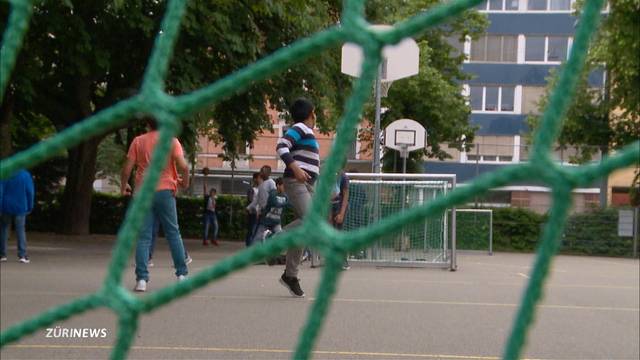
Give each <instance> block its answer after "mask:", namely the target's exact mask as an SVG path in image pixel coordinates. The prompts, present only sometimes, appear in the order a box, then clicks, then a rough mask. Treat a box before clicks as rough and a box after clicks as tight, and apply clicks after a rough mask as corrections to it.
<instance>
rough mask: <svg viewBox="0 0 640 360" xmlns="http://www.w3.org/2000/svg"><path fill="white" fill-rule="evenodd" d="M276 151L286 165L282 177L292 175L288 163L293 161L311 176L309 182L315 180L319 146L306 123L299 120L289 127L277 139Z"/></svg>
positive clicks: (317, 168)
mask: <svg viewBox="0 0 640 360" xmlns="http://www.w3.org/2000/svg"><path fill="white" fill-rule="evenodd" d="M276 151H277V152H278V156H280V158H281V159H282V161H284V163H285V164H286V165H287V168H286V169H285V171H284V177H290V178H292V177H294V176H293V171H292V170H291V168H290V167H289V164H291V163H292V162H294V161H295V162H296V163H297V164H298V166H299V167H300V168H301V169H302V170H304V171H305V172H306V173H307V174H309V176H311V183H314V182H315V180H316V178H317V177H318V174H319V173H320V146H319V145H318V140H316V137H315V135H313V130H312V129H310V128H309V127H308V126H307V125H305V124H304V123H303V122H299V123H295V124H294V125H293V126H292V127H290V128H289V130H287V132H286V133H285V134H284V136H283V137H282V138H280V139H278V145H277V146H276Z"/></svg>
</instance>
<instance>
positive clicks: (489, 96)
mask: <svg viewBox="0 0 640 360" xmlns="http://www.w3.org/2000/svg"><path fill="white" fill-rule="evenodd" d="M499 92H500V88H499V87H497V86H487V87H486V88H485V94H484V110H485V111H498V96H499V94H498V93H499Z"/></svg>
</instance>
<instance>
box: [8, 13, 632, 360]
mask: <svg viewBox="0 0 640 360" xmlns="http://www.w3.org/2000/svg"><path fill="white" fill-rule="evenodd" d="M9 2H10V4H11V13H10V15H9V19H8V21H7V27H6V30H5V33H4V36H3V39H2V49H1V53H0V74H2V77H1V78H0V97H2V96H4V92H5V89H6V86H7V83H8V79H9V76H7V74H11V72H12V69H13V66H14V64H15V61H16V57H17V54H18V52H19V50H20V46H21V44H22V39H23V37H24V35H25V33H26V31H27V28H28V24H29V21H30V16H31V9H32V3H31V2H30V1H28V0H10V1H9ZM480 2H481V0H460V1H451V2H446V3H445V4H443V5H441V6H438V7H436V8H434V9H431V10H429V11H427V12H424V13H421V14H418V15H415V16H413V17H411V18H409V19H407V20H405V21H402V22H399V23H397V24H395V26H394V27H393V29H390V30H388V31H384V32H375V31H372V30H370V29H369V28H368V26H367V25H368V24H367V22H366V21H365V19H364V16H363V14H364V4H363V1H357V0H353V1H345V4H344V7H343V14H342V19H341V25H340V26H335V27H331V28H329V29H327V30H324V31H321V32H319V33H317V34H315V35H313V36H311V37H309V38H306V39H302V40H300V41H298V42H296V43H294V44H292V45H291V46H288V47H286V48H283V49H281V50H279V51H277V52H275V53H274V54H272V55H271V56H269V57H267V58H265V59H263V60H260V61H258V62H256V63H254V64H251V65H249V66H247V67H246V68H243V69H241V70H239V71H237V72H235V73H233V74H231V75H229V76H227V77H225V78H223V79H220V80H219V81H216V82H215V83H213V84H211V85H209V86H207V87H204V88H202V89H199V90H197V91H194V92H192V93H189V94H186V95H180V96H170V95H169V94H167V93H166V92H164V91H163V90H164V86H163V79H165V77H166V75H167V69H168V64H169V61H170V59H171V57H172V51H173V46H174V43H175V41H176V39H177V35H178V32H179V28H180V21H181V18H182V15H183V14H184V12H185V7H186V1H182V0H171V1H169V2H168V6H167V10H166V13H165V15H164V19H163V21H162V24H161V32H160V33H159V34H160V35H159V36H157V38H156V41H155V45H154V49H153V52H152V55H151V59H150V60H149V64H148V67H147V70H146V73H145V76H144V81H143V84H142V87H141V89H140V91H139V93H138V94H137V95H135V96H133V97H131V98H129V99H127V100H125V101H122V102H119V103H118V104H116V105H114V106H112V107H111V108H109V109H106V110H104V111H101V112H99V113H97V114H95V115H93V116H91V117H89V118H87V119H86V120H85V121H83V122H81V123H78V124H77V125H75V126H73V127H70V128H68V129H66V130H64V131H62V132H60V133H59V134H57V135H56V136H55V137H53V138H51V139H48V140H47V141H44V142H41V143H38V144H37V145H35V146H33V147H31V148H30V149H28V150H26V151H23V152H21V153H18V154H16V155H14V156H12V157H10V158H8V159H3V160H2V162H1V163H0V169H1V173H0V176H1V177H2V178H7V177H9V176H11V174H12V173H14V172H15V171H16V170H18V169H20V168H28V167H32V166H34V165H36V164H38V163H40V162H42V161H44V160H46V159H48V158H49V157H51V156H52V154H57V153H59V151H60V150H63V149H68V148H70V147H73V146H75V145H77V144H78V143H80V142H82V141H83V139H86V138H89V137H92V136H95V135H99V134H104V133H105V132H108V131H109V130H110V129H113V128H115V127H118V126H121V125H122V124H124V123H126V122H127V121H129V119H131V118H132V117H133V116H134V115H135V114H137V113H140V112H143V113H148V114H152V115H154V116H155V117H156V118H157V120H158V122H159V125H160V126H159V131H160V140H159V142H158V147H157V148H156V149H155V152H154V154H153V160H152V164H151V166H150V169H149V171H148V176H147V178H146V180H145V182H144V184H143V185H142V187H141V189H140V191H139V193H138V194H137V195H136V196H135V197H134V199H133V202H132V204H131V206H130V208H129V210H128V212H127V217H126V220H125V222H124V224H123V225H122V227H121V229H120V231H119V233H118V241H117V243H116V245H115V248H114V251H113V256H112V259H111V263H110V265H109V269H108V273H107V275H106V278H105V279H104V284H103V286H102V287H101V289H100V290H98V291H97V292H96V293H93V294H89V295H86V296H84V297H81V298H78V299H76V300H74V301H72V302H70V303H68V304H64V305H61V306H58V307H55V308H52V309H50V310H48V311H45V312H43V313H41V314H39V315H37V316H35V317H33V318H31V319H27V320H24V321H23V322H21V323H19V324H16V325H14V326H11V327H9V328H8V329H6V330H4V331H2V333H1V334H0V346H5V345H7V344H9V343H12V342H15V341H17V340H19V339H20V338H22V337H23V336H25V335H28V334H31V333H33V332H35V331H36V330H38V329H41V328H44V327H46V326H49V325H51V324H53V323H55V322H57V321H61V320H64V319H67V318H69V317H71V316H74V315H78V314H81V313H83V312H85V311H88V310H92V309H95V308H99V307H107V308H110V309H112V310H113V311H114V313H115V314H116V316H117V317H118V336H117V339H116V342H115V344H114V346H113V351H112V353H111V357H112V358H114V359H121V358H124V357H126V355H127V353H128V351H129V349H130V347H131V341H132V340H133V339H135V332H136V330H137V326H138V320H139V318H140V316H141V315H142V314H145V313H148V312H151V311H153V310H155V309H157V308H158V307H160V306H163V305H165V304H167V303H169V302H171V301H173V300H175V299H177V298H180V297H183V296H186V295H187V294H189V293H191V292H192V291H194V290H196V289H198V288H200V287H203V286H205V285H206V284H208V283H209V282H211V281H214V280H217V279H220V278H222V277H224V276H226V275H227V274H229V273H231V272H233V271H235V270H238V269H241V268H244V267H247V266H250V265H252V264H253V263H255V262H256V261H259V260H262V259H265V258H266V257H268V256H271V255H274V254H277V253H280V252H281V251H283V250H285V249H287V248H290V247H301V246H308V245H312V244H313V246H314V247H315V248H318V249H319V250H320V251H321V253H322V254H323V256H324V257H325V259H326V266H325V268H324V269H323V274H322V280H321V282H320V285H319V288H318V289H317V290H318V291H317V294H318V295H317V298H316V300H315V302H314V304H313V307H312V309H311V311H310V312H309V315H308V318H307V321H306V324H305V326H304V329H303V331H302V333H301V334H300V337H299V341H298V344H297V348H296V350H295V352H294V355H293V357H294V358H295V359H307V358H309V356H310V355H311V353H312V350H313V345H314V343H315V341H316V339H317V337H318V334H319V333H320V329H321V327H322V324H323V320H324V319H325V316H326V314H327V311H328V308H329V304H330V302H331V298H332V295H333V294H334V292H335V290H336V280H337V277H338V275H339V269H340V267H341V265H342V259H343V257H344V254H345V253H348V252H354V251H356V250H357V249H361V248H363V247H365V246H366V245H368V244H371V243H372V242H374V241H376V239H379V238H380V237H382V236H383V235H384V234H388V233H391V232H392V231H393V230H394V229H395V228H397V227H399V226H402V225H405V224H411V223H416V222H419V221H421V220H422V219H424V218H425V217H428V216H434V215H436V214H439V213H442V212H444V211H445V210H446V209H447V208H450V207H452V206H454V205H456V204H462V203H465V202H468V201H471V199H473V198H474V197H475V196H477V195H479V194H482V193H484V192H487V191H488V190H489V189H491V188H495V187H499V186H505V185H507V184H509V183H514V182H516V181H520V180H523V179H537V180H540V181H542V182H544V183H545V184H546V185H547V186H549V187H550V188H551V189H552V192H553V206H552V209H551V213H550V217H549V219H550V220H549V222H548V223H547V224H546V226H545V229H544V232H543V234H542V239H541V242H540V246H539V249H538V254H537V257H536V259H535V266H534V269H533V271H532V274H531V279H530V281H529V283H528V284H527V286H526V289H525V293H524V295H523V300H522V303H521V305H520V307H519V309H518V313H517V316H516V318H515V320H514V324H513V329H512V331H511V334H510V336H509V339H508V342H507V345H506V347H505V350H504V357H505V358H507V359H515V358H518V357H519V355H520V354H521V352H522V350H523V346H524V344H525V340H526V337H527V331H528V329H529V328H530V325H531V323H532V321H533V319H534V315H535V309H536V303H537V302H538V301H539V300H540V299H541V297H542V294H543V284H544V281H545V278H546V276H547V274H548V271H549V267H550V264H551V260H552V259H553V256H554V254H555V253H556V251H557V249H558V245H559V242H558V235H559V234H560V233H561V232H562V229H563V227H564V223H565V220H566V217H567V212H568V208H569V204H570V203H571V201H570V196H571V190H572V189H574V188H576V187H580V186H586V185H588V184H590V183H591V182H592V181H594V180H595V179H597V178H599V177H602V176H605V175H607V174H609V173H611V172H612V171H614V170H615V169H619V168H622V167H625V166H628V165H631V164H633V163H634V162H636V161H637V159H638V156H639V155H640V150H639V148H640V147H639V145H640V144H639V143H638V142H636V143H634V144H632V145H631V146H629V147H627V148H625V149H622V150H620V151H619V152H618V153H617V154H616V155H614V156H611V157H608V158H607V159H606V160H604V161H603V162H601V163H599V164H597V165H589V166H581V167H577V168H571V169H565V168H562V167H560V166H559V165H557V164H555V163H554V162H553V161H552V159H551V157H550V155H549V153H550V149H551V145H552V144H553V143H554V141H555V140H556V138H557V136H558V133H559V131H560V129H561V126H562V123H561V121H560V119H561V118H562V116H561V115H562V114H563V113H564V111H565V109H566V107H567V105H568V104H569V100H570V99H571V97H572V94H573V91H574V90H573V89H574V85H575V83H576V80H577V79H576V75H577V74H579V73H580V70H581V69H582V67H583V64H584V60H585V56H586V53H587V48H588V44H589V39H590V37H591V35H592V34H593V32H594V30H595V29H596V27H597V23H598V21H599V17H600V14H599V10H600V8H601V6H602V3H603V0H593V1H591V0H589V1H587V2H586V4H585V7H584V9H583V12H582V15H581V18H580V21H579V24H578V29H577V32H576V36H575V40H574V42H573V46H572V49H571V56H570V57H569V61H568V62H567V64H566V65H565V66H564V69H563V71H562V74H561V76H560V79H559V81H558V84H557V86H556V88H555V90H554V91H553V95H552V96H551V99H550V102H549V106H548V107H547V109H546V111H545V112H544V115H543V118H542V122H541V126H540V127H539V129H538V131H537V133H536V134H535V139H534V150H533V154H532V156H531V160H530V162H529V163H526V164H519V165H514V166H511V167H508V168H506V169H504V170H501V171H496V172H494V173H491V174H488V175H486V176H482V177H480V178H478V179H477V180H476V181H474V182H473V183H471V184H470V185H469V186H466V187H464V188H457V189H455V190H454V191H452V192H450V193H448V194H447V195H446V196H441V197H438V198H437V199H435V200H434V201H432V202H429V203H427V204H425V205H424V206H420V207H415V208H412V209H409V210H407V211H405V212H402V213H400V214H396V215H393V216H389V217H387V218H385V219H384V220H383V221H380V222H378V223H376V224H373V225H370V226H368V227H365V228H360V229H357V230H353V231H349V232H338V231H336V230H334V229H332V228H331V227H330V226H329V225H328V224H327V223H326V221H325V219H326V214H327V211H328V206H329V204H328V203H327V202H326V201H314V202H313V205H312V209H311V211H310V214H309V215H308V216H307V218H306V219H305V222H304V224H303V225H302V226H300V227H298V228H297V229H296V230H294V231H291V232H287V233H283V234H282V235H280V236H278V238H277V239H276V241H271V242H267V243H266V244H264V245H261V246H256V247H252V248H249V249H246V250H244V251H241V252H239V253H237V254H236V255H234V256H231V257H228V258H225V259H223V260H222V261H220V262H218V263H216V264H215V265H212V266H210V267H208V268H206V269H204V270H203V271H201V272H200V273H197V274H195V275H194V276H192V277H191V278H190V279H189V280H188V281H184V282H179V283H175V284H172V285H170V286H167V287H165V288H162V289H160V290H158V291H156V292H153V293H151V294H149V295H147V296H144V297H136V296H134V295H133V294H132V293H131V292H130V291H129V290H127V289H125V288H124V287H123V286H122V285H121V280H122V274H123V271H124V269H126V268H127V267H126V264H127V261H128V257H129V254H131V252H132V249H133V246H134V243H135V240H136V237H137V233H138V229H139V228H140V226H141V223H142V221H143V217H144V214H146V213H147V212H148V211H149V209H150V203H151V201H150V200H151V197H152V194H153V192H154V187H155V186H154V184H155V183H156V182H157V180H158V175H159V172H160V170H161V168H162V167H163V165H164V164H166V158H167V154H168V152H169V147H170V144H171V141H170V140H171V138H172V137H174V136H175V135H176V134H177V132H178V130H179V128H180V119H182V118H185V117H187V116H189V115H190V114H192V113H194V112H196V111H198V110H201V109H202V108H204V107H206V106H210V105H211V104H213V103H216V102H219V101H220V100H222V99H223V98H224V97H225V96H227V95H230V94H233V93H236V92H238V91H242V90H244V89H247V88H248V87H249V86H250V85H251V84H252V83H253V82H255V81H259V80H263V79H266V78H268V76H269V75H271V74H273V73H276V72H279V71H283V70H286V69H287V68H288V67H290V66H291V65H293V64H296V63H300V62H301V61H303V60H305V59H306V58H308V57H310V56H313V55H314V54H317V53H320V52H322V51H324V50H326V49H328V48H332V47H337V46H339V45H341V44H343V43H345V42H353V43H358V44H360V45H361V46H362V48H363V49H364V54H365V60H364V63H363V66H362V73H361V77H360V78H359V79H358V81H357V82H356V83H355V84H354V88H353V92H352V94H351V96H350V97H349V99H348V101H347V103H346V105H345V108H344V114H343V116H342V119H341V121H340V122H339V125H338V128H337V139H336V141H335V145H334V146H333V149H332V151H331V153H330V155H329V158H328V161H326V166H325V167H324V168H323V171H322V174H321V176H320V181H319V184H318V187H317V191H316V194H315V197H314V200H315V199H316V198H317V199H326V198H328V197H329V195H330V192H331V187H332V185H333V184H334V182H335V174H336V173H337V171H338V166H339V164H341V163H342V159H344V157H345V154H346V153H347V151H346V150H347V146H348V144H349V143H351V142H353V141H354V140H355V139H354V137H355V134H356V131H355V130H356V125H357V123H358V120H359V119H360V115H361V113H362V108H363V105H364V103H365V102H366V101H367V99H368V98H369V96H370V93H371V87H372V85H373V82H374V79H375V76H376V71H377V69H378V65H379V64H380V61H381V49H382V47H383V46H384V45H387V44H394V43H397V42H398V41H400V40H401V39H403V38H405V37H407V36H414V35H416V34H418V33H420V31H422V30H424V29H426V28H428V27H431V26H434V25H437V24H439V23H442V22H443V20H445V19H447V18H449V17H451V16H456V15H459V14H460V13H461V12H463V11H464V10H465V9H467V8H470V7H472V6H474V5H476V4H478V3H480ZM18 75H19V74H18ZM302 233H304V234H305V236H300V234H302ZM347 239H348V241H346V240H347Z"/></svg>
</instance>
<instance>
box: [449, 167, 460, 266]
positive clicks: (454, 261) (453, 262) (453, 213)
mask: <svg viewBox="0 0 640 360" xmlns="http://www.w3.org/2000/svg"><path fill="white" fill-rule="evenodd" d="M452 185H453V189H452V190H455V189H456V178H455V177H454V178H453V180H452ZM457 269H458V263H457V259H456V208H455V207H454V208H453V209H451V268H450V269H449V270H451V271H456V270H457Z"/></svg>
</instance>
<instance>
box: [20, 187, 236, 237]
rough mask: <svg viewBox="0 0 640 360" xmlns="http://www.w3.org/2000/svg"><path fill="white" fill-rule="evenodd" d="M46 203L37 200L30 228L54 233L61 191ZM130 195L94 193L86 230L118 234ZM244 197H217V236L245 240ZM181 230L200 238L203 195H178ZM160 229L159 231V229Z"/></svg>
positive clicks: (185, 233) (185, 234)
mask: <svg viewBox="0 0 640 360" xmlns="http://www.w3.org/2000/svg"><path fill="white" fill-rule="evenodd" d="M51 198H52V200H50V201H49V202H39V203H38V205H37V206H36V207H35V209H34V211H33V213H31V215H30V216H29V218H28V229H29V230H30V231H42V232H55V231H57V230H58V228H57V227H56V224H58V223H59V221H57V219H59V218H60V216H62V215H63V214H60V199H61V198H62V194H61V193H59V194H55V195H54V196H52V197H51ZM129 201H130V197H123V196H120V195H113V194H105V193H94V194H93V197H92V200H91V218H90V224H89V231H90V232H91V233H93V234H117V233H118V230H119V229H120V226H121V225H122V223H123V221H124V217H125V214H126V211H127V207H128V206H129ZM245 203H246V200H245V198H244V197H242V196H233V195H219V196H218V204H217V207H218V224H219V225H220V230H219V237H220V238H223V239H225V240H240V239H242V240H244V236H245V232H246V230H245V226H246V221H247V218H246V212H245V206H246V204H245ZM176 205H177V208H178V223H179V224H180V232H181V234H182V236H183V237H185V238H200V237H202V232H203V221H202V211H203V207H204V201H203V198H202V197H186V196H180V197H178V198H177V202H176ZM161 231H162V230H161Z"/></svg>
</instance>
